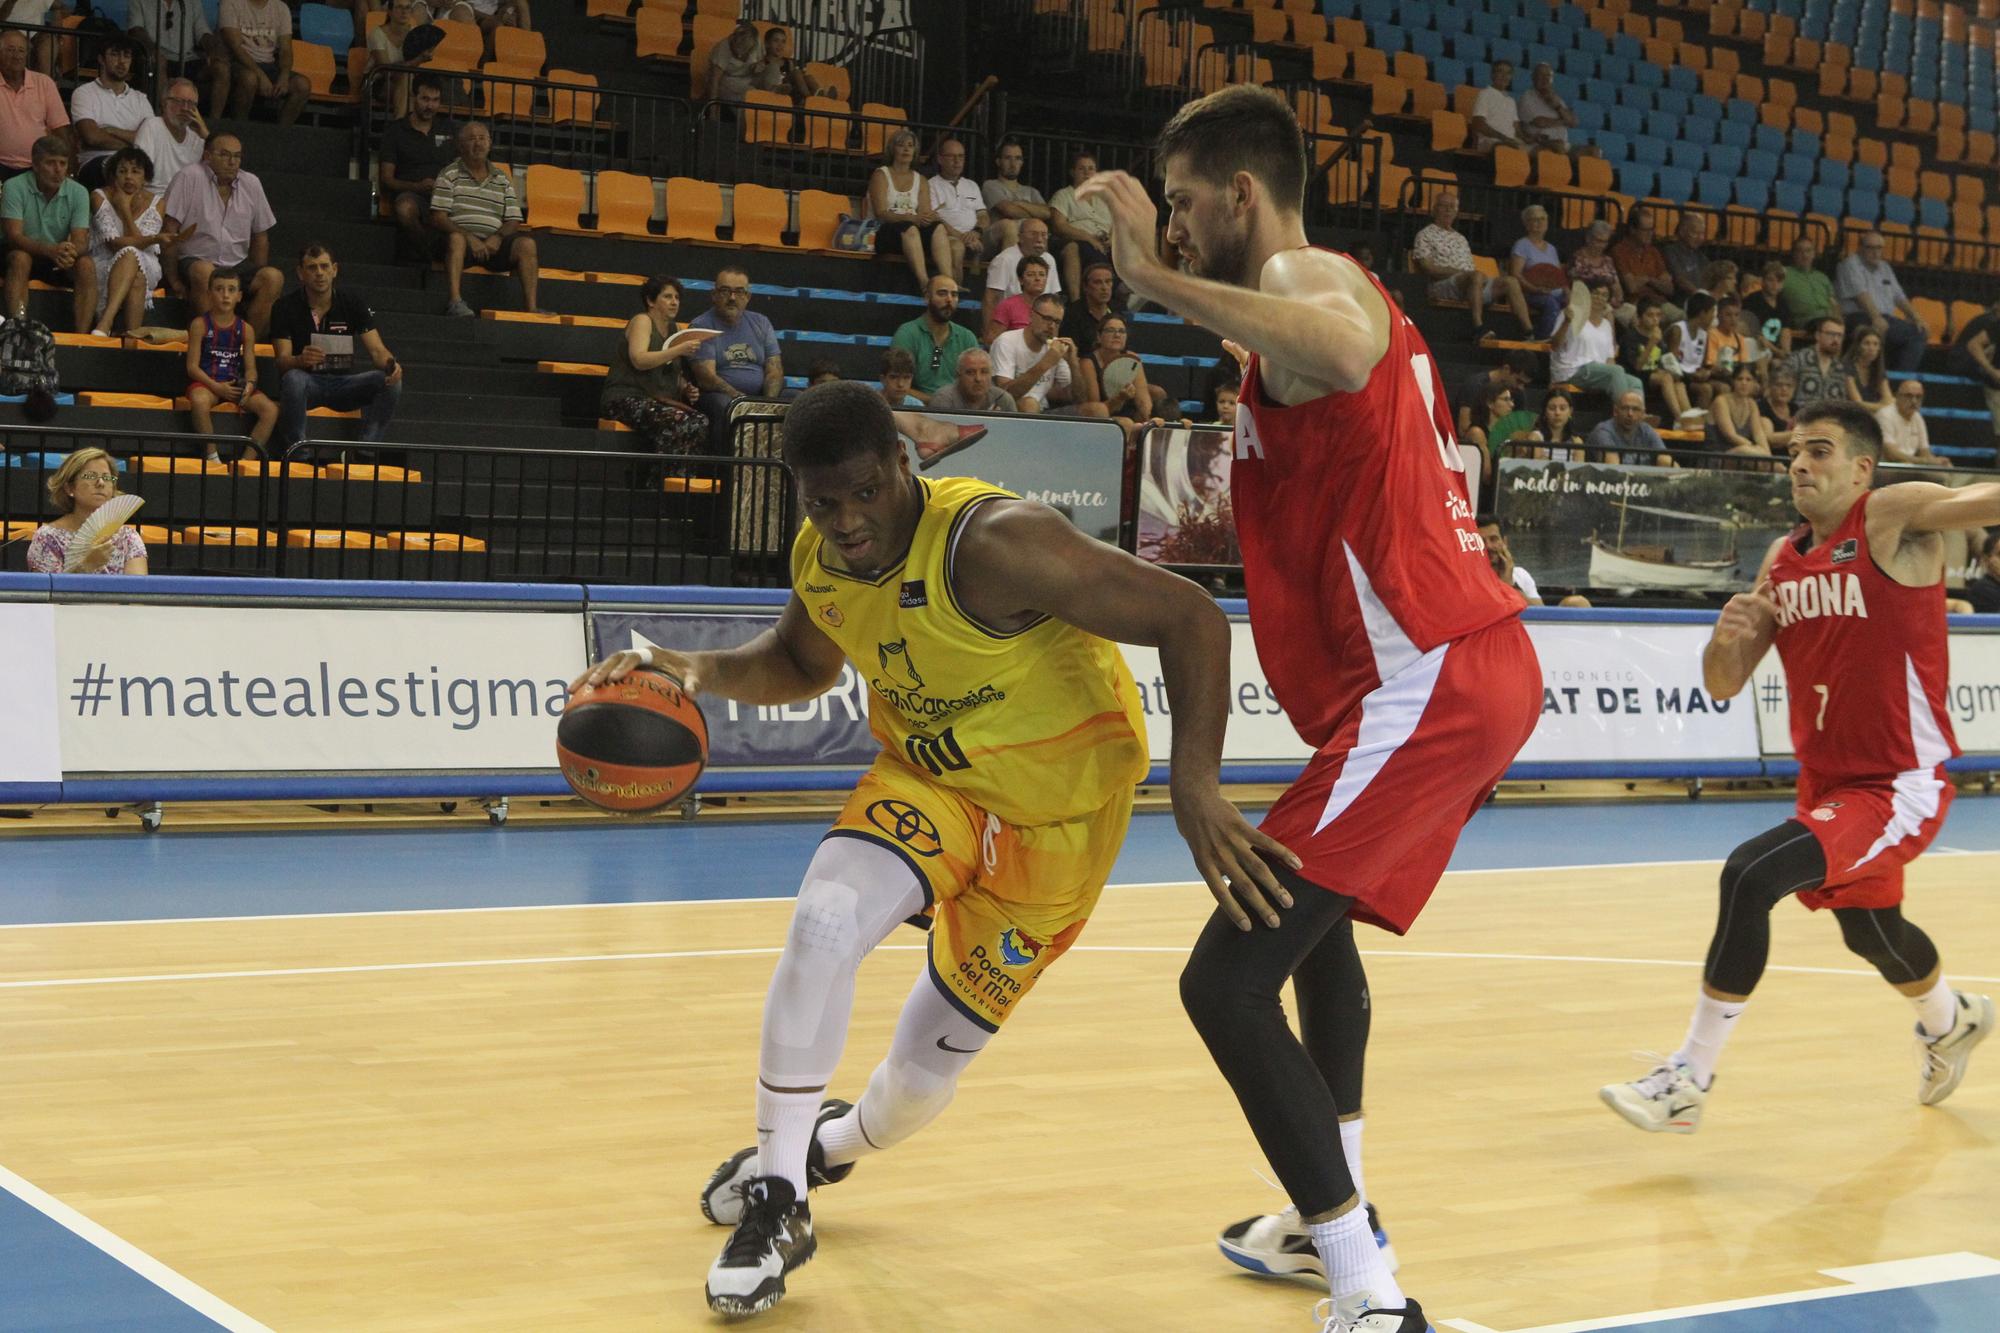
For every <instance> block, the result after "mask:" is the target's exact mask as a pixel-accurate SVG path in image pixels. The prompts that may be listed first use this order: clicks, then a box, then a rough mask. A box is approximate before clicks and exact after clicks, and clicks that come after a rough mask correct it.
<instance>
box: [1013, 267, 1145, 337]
mask: <svg viewBox="0 0 2000 1333" xmlns="http://www.w3.org/2000/svg"><path fill="white" fill-rule="evenodd" d="M1116 290H1117V275H1116V274H1115V273H1113V272H1112V269H1111V265H1109V264H1092V265H1091V266H1090V267H1089V268H1087V269H1085V270H1084V271H1083V295H1082V296H1081V297H1079V298H1078V299H1077V300H1074V301H1071V302H1070V303H1069V304H1068V305H1067V306H1065V307H1064V308H1063V321H1062V329H1061V333H1062V336H1063V337H1065V338H1067V339H1069V340H1070V341H1071V342H1073V343H1075V344H1076V354H1077V355H1078V356H1089V355H1090V354H1091V353H1092V352H1094V351H1096V350H1097V331H1098V329H1099V328H1101V327H1103V325H1104V321H1105V320H1106V319H1108V318H1110V317H1111V315H1112V314H1113V313H1117V314H1120V315H1123V314H1124V313H1125V312H1123V311H1117V312H1114V311H1113V310H1112V308H1111V298H1112V295H1113V294H1114V293H1115V292H1116ZM1009 299H1010V300H1011V299H1012V298H1011V297H1010V298H1009ZM1001 304H1002V305H1005V304H1006V302H1005V301H1003V302H1001ZM1128 327H1129V321H1128Z"/></svg>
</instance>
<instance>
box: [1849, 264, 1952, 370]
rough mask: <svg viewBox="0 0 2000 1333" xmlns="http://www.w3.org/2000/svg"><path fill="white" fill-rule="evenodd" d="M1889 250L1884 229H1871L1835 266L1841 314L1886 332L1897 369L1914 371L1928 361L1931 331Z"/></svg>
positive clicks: (1852, 324)
mask: <svg viewBox="0 0 2000 1333" xmlns="http://www.w3.org/2000/svg"><path fill="white" fill-rule="evenodd" d="M1884 248H1885V247H1884V243H1883V240H1882V233H1881V232H1879V231H1875V230H1873V229H1872V228H1871V229H1870V230H1868V231H1865V232H1863V233H1861V246H1860V248H1859V249H1857V250H1856V251H1855V252H1854V253H1853V254H1851V255H1849V256H1848V257H1847V258H1845V259H1843V260H1841V261H1840V264H1839V265H1838V266H1837V267H1836V268H1835V269H1834V287H1835V290H1836V291H1837V292H1838V294H1839V296H1840V313H1841V314H1842V315H1844V316H1846V318H1847V322H1848V325H1849V326H1850V327H1858V326H1860V325H1863V324H1866V325H1868V326H1869V327H1871V328H1873V329H1874V330H1875V332H1877V333H1879V334H1881V335H1882V340H1883V342H1884V343H1885V344H1887V346H1888V353H1887V355H1888V358H1889V364H1890V366H1891V367H1892V368H1894V369H1896V370H1898V371H1904V372H1908V371H1914V370H1916V369H1918V368H1919V367H1921V366H1922V365H1923V360H1924V344H1925V343H1927V342H1929V341H1930V329H1929V328H1928V327H1927V326H1926V325H1925V324H1924V317H1923V316H1922V315H1919V314H1918V313H1917V311H1916V307H1915V306H1912V305H1911V304H1910V298H1909V296H1908V294H1906V293H1905V292H1904V291H1903V284H1902V283H1901V282H1899V281H1897V279H1896V270H1895V269H1893V268H1890V267H1889V261H1888V260H1886V259H1884V258H1883V257H1882V254H1883V250H1884Z"/></svg>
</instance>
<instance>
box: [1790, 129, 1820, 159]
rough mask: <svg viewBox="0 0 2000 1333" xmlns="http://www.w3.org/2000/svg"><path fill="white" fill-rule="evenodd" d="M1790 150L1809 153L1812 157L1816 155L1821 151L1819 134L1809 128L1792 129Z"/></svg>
mask: <svg viewBox="0 0 2000 1333" xmlns="http://www.w3.org/2000/svg"><path fill="white" fill-rule="evenodd" d="M1792 151H1793V152H1794V153H1811V154H1812V155H1813V156H1814V157H1818V156H1819V155H1820V151H1821V149H1820V142H1819V136H1818V135H1817V134H1814V133H1813V132H1812V131H1811V130H1793V131H1792Z"/></svg>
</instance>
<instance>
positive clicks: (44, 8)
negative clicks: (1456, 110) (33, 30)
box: [7, 0, 55, 25]
mask: <svg viewBox="0 0 2000 1333" xmlns="http://www.w3.org/2000/svg"><path fill="white" fill-rule="evenodd" d="M54 3H55V0H18V2H17V3H16V4H15V6H14V12H13V13H11V14H9V15H8V16H7V22H9V23H33V24H39V25H48V22H49V7H50V6H51V5H52V4H54Z"/></svg>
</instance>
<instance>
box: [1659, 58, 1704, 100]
mask: <svg viewBox="0 0 2000 1333" xmlns="http://www.w3.org/2000/svg"><path fill="white" fill-rule="evenodd" d="M1667 87H1669V88H1672V89H1673V90H1674V91H1675V92H1677V93H1686V94H1687V95H1688V96H1690V97H1692V96H1694V95H1695V94H1696V93H1698V92H1700V91H1701V76H1700V75H1699V74H1696V73H1695V72H1694V71H1693V70H1691V69H1689V68H1688V67H1687V66H1686V65H1675V66H1674V67H1673V68H1672V69H1670V70H1668V71H1667Z"/></svg>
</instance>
